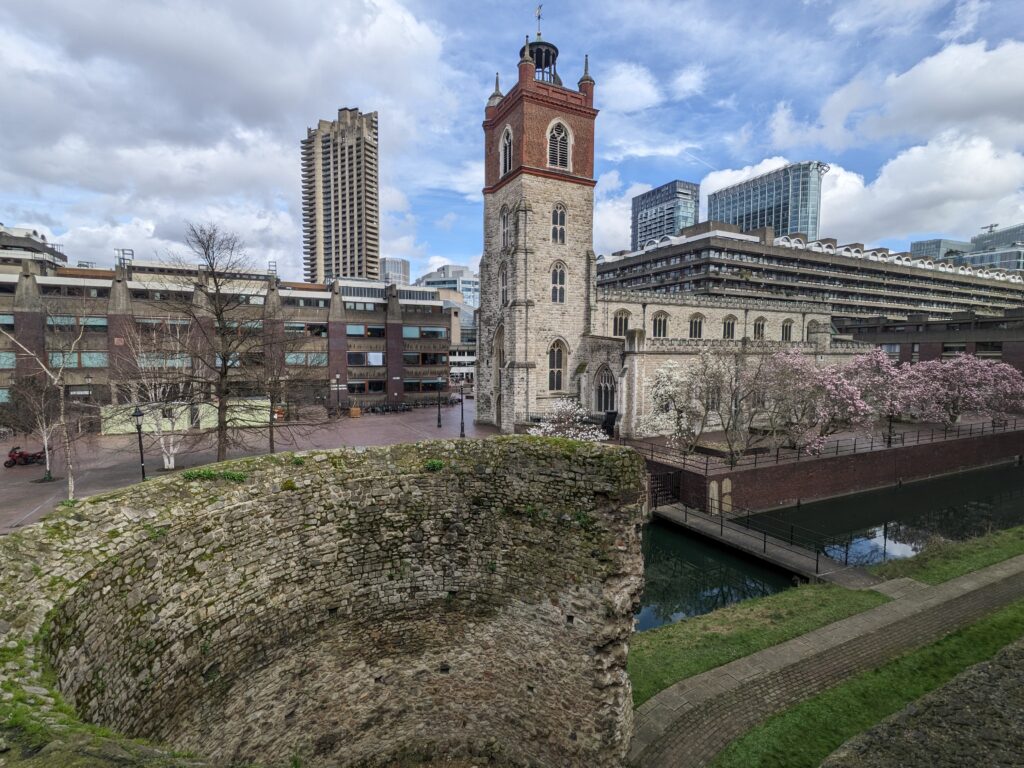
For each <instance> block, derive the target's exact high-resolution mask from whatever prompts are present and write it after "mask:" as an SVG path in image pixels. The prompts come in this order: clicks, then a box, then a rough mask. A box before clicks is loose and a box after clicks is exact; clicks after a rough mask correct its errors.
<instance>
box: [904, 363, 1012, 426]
mask: <svg viewBox="0 0 1024 768" xmlns="http://www.w3.org/2000/svg"><path fill="white" fill-rule="evenodd" d="M905 379H906V382H907V383H906V386H907V388H908V389H910V390H911V391H912V392H913V394H914V397H912V398H908V399H909V400H910V402H909V403H908V406H907V410H908V411H909V412H910V413H911V414H912V415H914V416H916V417H917V418H919V419H922V420H924V421H937V422H939V423H941V424H944V425H946V426H952V425H953V424H956V423H957V422H959V421H960V417H961V416H962V415H963V414H965V413H974V414H977V415H980V416H985V417H989V418H1001V417H1005V416H1008V415H1010V414H1014V413H1020V412H1021V410H1022V407H1024V377H1022V376H1021V374H1020V371H1018V370H1017V369H1016V368H1014V367H1012V366H1010V365H1007V364H1006V363H1001V362H997V361H995V360H985V359H983V358H979V357H975V356H974V355H956V356H955V357H953V358H951V359H949V360H925V361H923V362H920V363H916V364H914V365H911V366H909V367H908V368H907V369H906V373H905Z"/></svg>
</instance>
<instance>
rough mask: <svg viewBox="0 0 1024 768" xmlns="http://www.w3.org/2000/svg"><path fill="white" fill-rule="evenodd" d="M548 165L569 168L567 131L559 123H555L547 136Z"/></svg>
mask: <svg viewBox="0 0 1024 768" xmlns="http://www.w3.org/2000/svg"><path fill="white" fill-rule="evenodd" d="M548 165H550V166H551V167H553V168H568V167H569V131H568V130H566V128H565V126H564V125H562V124H561V123H555V124H554V125H553V126H552V127H551V132H550V133H549V134H548Z"/></svg>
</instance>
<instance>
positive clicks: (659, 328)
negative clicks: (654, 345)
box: [652, 312, 668, 339]
mask: <svg viewBox="0 0 1024 768" xmlns="http://www.w3.org/2000/svg"><path fill="white" fill-rule="evenodd" d="M652 325H653V335H654V338H656V339H664V338H666V337H667V336H668V315H667V314H665V313H664V312H657V313H655V315H654V321H653V324H652Z"/></svg>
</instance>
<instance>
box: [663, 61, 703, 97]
mask: <svg viewBox="0 0 1024 768" xmlns="http://www.w3.org/2000/svg"><path fill="white" fill-rule="evenodd" d="M707 79H708V70H707V67H705V66H704V65H703V64H693V65H691V66H689V67H686V68H685V69H682V70H680V71H679V72H678V73H676V76H675V77H674V78H672V95H673V96H675V97H676V98H677V99H688V98H690V97H691V96H697V95H699V94H701V93H703V92H704V85H705V82H706V81H707Z"/></svg>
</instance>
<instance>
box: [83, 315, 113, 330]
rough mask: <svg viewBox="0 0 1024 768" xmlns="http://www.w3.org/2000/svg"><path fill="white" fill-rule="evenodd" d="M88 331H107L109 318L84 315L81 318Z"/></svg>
mask: <svg viewBox="0 0 1024 768" xmlns="http://www.w3.org/2000/svg"><path fill="white" fill-rule="evenodd" d="M79 322H80V323H81V325H82V327H83V328H84V329H85V332H86V333H106V332H107V318H105V317H83V318H81V319H80V320H79Z"/></svg>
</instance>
